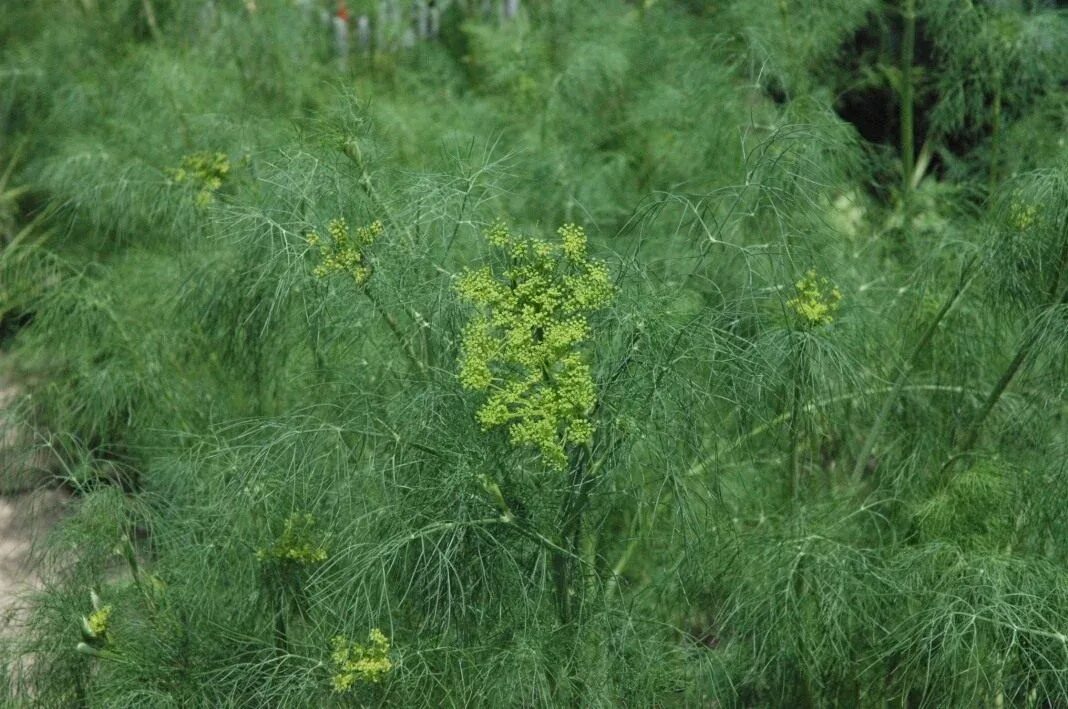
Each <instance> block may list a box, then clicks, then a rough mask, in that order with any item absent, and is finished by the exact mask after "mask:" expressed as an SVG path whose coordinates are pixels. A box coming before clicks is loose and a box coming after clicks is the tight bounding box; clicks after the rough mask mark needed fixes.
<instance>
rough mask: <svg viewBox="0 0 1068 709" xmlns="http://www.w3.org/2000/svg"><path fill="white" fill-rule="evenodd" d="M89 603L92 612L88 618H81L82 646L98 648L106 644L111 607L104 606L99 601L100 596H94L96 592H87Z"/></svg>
mask: <svg viewBox="0 0 1068 709" xmlns="http://www.w3.org/2000/svg"><path fill="white" fill-rule="evenodd" d="M89 601H90V603H91V604H92V607H93V611H92V612H91V613H90V614H89V615H88V616H82V628H81V630H82V644H87V645H88V646H89V647H93V648H100V647H103V646H104V645H106V644H107V642H108V625H109V624H110V621H111V606H110V605H104V604H103V603H102V602H101V601H100V596H98V595H96V591H90V592H89Z"/></svg>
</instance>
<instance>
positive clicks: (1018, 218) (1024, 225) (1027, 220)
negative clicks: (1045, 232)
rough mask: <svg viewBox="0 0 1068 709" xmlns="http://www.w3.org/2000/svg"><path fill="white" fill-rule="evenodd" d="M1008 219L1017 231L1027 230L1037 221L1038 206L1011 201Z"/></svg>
mask: <svg viewBox="0 0 1068 709" xmlns="http://www.w3.org/2000/svg"><path fill="white" fill-rule="evenodd" d="M1009 219H1010V220H1011V221H1012V225H1013V226H1014V227H1016V229H1017V231H1027V230H1028V229H1030V228H1031V227H1032V226H1034V225H1035V222H1036V221H1038V207H1037V206H1035V205H1034V204H1025V203H1022V202H1013V203H1012V207H1011V214H1010V215H1009Z"/></svg>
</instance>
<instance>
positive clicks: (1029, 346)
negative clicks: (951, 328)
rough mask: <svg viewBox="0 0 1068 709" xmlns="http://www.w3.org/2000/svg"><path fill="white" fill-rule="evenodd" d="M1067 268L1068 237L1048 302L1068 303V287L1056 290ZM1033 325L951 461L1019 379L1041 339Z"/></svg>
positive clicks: (971, 445) (966, 447)
mask: <svg viewBox="0 0 1068 709" xmlns="http://www.w3.org/2000/svg"><path fill="white" fill-rule="evenodd" d="M1065 271H1068V238H1066V239H1065V242H1064V245H1063V246H1062V247H1061V255H1060V264H1059V267H1058V269H1057V272H1056V273H1055V274H1054V276H1053V281H1052V282H1051V283H1050V286H1049V290H1048V300H1047V303H1048V305H1051V306H1052V305H1057V304H1058V302H1059V303H1060V304H1062V305H1063V304H1065V303H1068V290H1066V291H1065V292H1064V293H1063V294H1062V295H1061V296H1060V298H1057V293H1058V291H1060V289H1061V281H1062V280H1063V278H1064V273H1065ZM1031 325H1032V328H1033V329H1032V330H1031V332H1030V333H1028V335H1027V336H1026V337H1025V338H1024V340H1023V342H1021V343H1020V346H1019V348H1018V349H1017V350H1016V354H1015V355H1014V356H1013V358H1012V361H1011V362H1009V366H1008V367H1006V368H1005V371H1004V372H1002V373H1001V377H999V378H998V381H997V383H996V384H994V388H993V389H991V390H990V393H989V394H988V395H987V397H986V399H985V400H984V401H983V405H982V407H981V408H980V409H979V413H978V414H977V415H976V417H975V419H974V420H973V421H972V424H971V426H970V427H969V429H968V434H967V436H966V437H965V439H964V442H963V443H962V444H961V447H960V450H959V452H958V455H957V456H954V457H953V458H951V459H950V462H952V461H954V460H957V459H959V457H960V454H962V453H967V452H968V451H970V450H972V448H974V447H975V444H976V443H977V442H978V441H979V433H980V432H981V431H982V428H983V424H984V423H986V420H987V418H988V417H989V416H990V412H991V411H993V410H994V407H995V406H996V405H997V403H998V401H1000V400H1001V397H1002V395H1003V394H1004V393H1005V390H1006V389H1008V388H1009V384H1011V383H1012V380H1013V379H1015V378H1016V375H1017V374H1018V373H1019V371H1020V368H1021V367H1022V366H1023V364H1024V362H1026V361H1027V358H1028V357H1030V356H1031V353H1032V352H1033V351H1034V347H1035V344H1036V343H1037V342H1038V340H1039V330H1038V328H1037V323H1036V322H1032V323H1031ZM949 464H950V463H949V462H947V464H946V465H945V466H943V470H944V469H945V468H946V467H948V465H949Z"/></svg>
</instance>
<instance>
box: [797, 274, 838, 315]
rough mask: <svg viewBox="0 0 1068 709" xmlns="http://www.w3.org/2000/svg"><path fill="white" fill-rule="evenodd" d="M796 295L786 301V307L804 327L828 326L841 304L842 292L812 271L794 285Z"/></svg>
mask: <svg viewBox="0 0 1068 709" xmlns="http://www.w3.org/2000/svg"><path fill="white" fill-rule="evenodd" d="M794 289H795V290H796V294H795V295H794V297H793V298H791V299H790V300H788V301H786V307H787V308H790V309H791V310H793V311H794V313H795V314H796V315H797V316H798V318H799V319H800V321H801V324H802V325H803V326H806V327H818V326H819V325H830V324H831V323H832V322H834V316H835V314H836V313H837V312H838V308H839V306H840V305H841V302H842V291H840V290H838V287H837V286H836V285H834V284H833V283H831V282H830V280H828V279H827V278H826V277H824V276H820V275H818V274H817V273H816V271H814V270H810V271H809V272H808V273H806V274H805V276H804V278H802V279H801V280H799V281H798V282H797V283H795V284H794Z"/></svg>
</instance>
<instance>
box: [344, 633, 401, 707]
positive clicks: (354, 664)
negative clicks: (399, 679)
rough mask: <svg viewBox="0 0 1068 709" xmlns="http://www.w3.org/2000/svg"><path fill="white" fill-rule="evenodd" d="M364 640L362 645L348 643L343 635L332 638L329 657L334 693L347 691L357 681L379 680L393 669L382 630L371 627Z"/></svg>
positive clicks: (387, 643)
mask: <svg viewBox="0 0 1068 709" xmlns="http://www.w3.org/2000/svg"><path fill="white" fill-rule="evenodd" d="M368 640H369V641H370V644H369V645H366V646H365V645H360V644H359V643H352V642H349V639H348V638H346V637H345V636H344V635H338V636H337V637H335V638H334V639H333V641H332V644H333V647H334V651H333V653H332V654H331V655H330V659H331V661H332V662H333V665H334V676H333V678H332V680H331V683H332V684H333V686H334V691H335V692H338V693H341V692H347V691H348V690H350V689H351V688H352V686H353V685H354V684H356V683H357V682H372V683H374V682H380V681H381V680H382V678H383V677H385V676H386V675H387V674H389V671H390V670H392V669H393V662H392V661H391V660H390V659H389V638H387V637H386V635H385V633H383V632H382V631H381V630H379V629H378V628H372V629H371V633H370V636H369V637H368Z"/></svg>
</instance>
